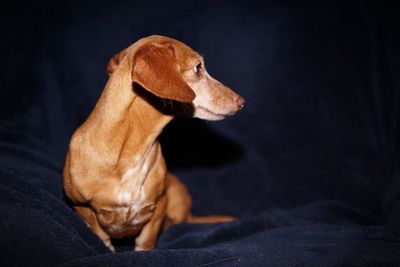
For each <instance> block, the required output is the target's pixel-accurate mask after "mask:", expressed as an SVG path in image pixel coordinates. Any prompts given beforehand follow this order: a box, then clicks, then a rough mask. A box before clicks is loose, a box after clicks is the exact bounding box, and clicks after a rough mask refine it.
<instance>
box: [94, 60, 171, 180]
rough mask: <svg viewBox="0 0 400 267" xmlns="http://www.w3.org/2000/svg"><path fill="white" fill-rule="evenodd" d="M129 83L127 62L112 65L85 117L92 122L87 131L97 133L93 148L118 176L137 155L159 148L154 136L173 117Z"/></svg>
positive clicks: (146, 154) (133, 161) (137, 157)
mask: <svg viewBox="0 0 400 267" xmlns="http://www.w3.org/2000/svg"><path fill="white" fill-rule="evenodd" d="M132 83H133V81H132V78H131V73H130V66H128V63H126V64H125V65H122V66H120V67H119V68H118V69H116V70H115V72H114V73H113V74H112V75H111V76H110V78H109V80H108V82H107V84H106V86H105V89H104V91H103V93H102V95H101V97H100V99H99V101H98V103H97V105H96V107H95V108H94V110H93V112H92V114H91V115H90V117H89V119H88V122H89V124H90V125H94V127H93V128H92V129H91V130H92V131H91V132H92V136H93V137H94V138H96V137H97V138H96V139H97V140H96V146H98V148H99V149H96V150H97V151H98V152H99V153H101V156H104V161H105V162H104V163H105V164H106V165H108V166H114V168H115V171H116V172H117V173H116V175H117V176H119V177H121V178H122V177H123V176H124V175H125V174H126V172H127V171H128V170H129V168H130V167H131V166H132V165H135V164H140V161H139V162H137V159H140V158H144V157H147V156H148V155H149V153H150V152H151V151H150V150H152V148H153V147H154V145H155V144H156V145H157V149H153V150H155V151H159V146H158V136H159V135H160V133H161V131H162V130H163V128H164V127H165V125H167V124H168V123H169V122H170V121H171V120H172V119H173V117H172V116H170V115H165V114H163V113H161V112H160V111H159V110H157V109H156V108H155V107H153V106H152V105H151V103H149V102H148V101H147V100H146V99H144V98H142V97H141V96H139V95H137V94H136V93H135V92H134V90H133V88H132ZM92 122H93V123H92ZM158 153H159V152H158ZM106 154H107V155H106ZM149 163H150V164H151V162H149ZM149 163H146V164H149ZM142 164H144V163H143V162H142Z"/></svg>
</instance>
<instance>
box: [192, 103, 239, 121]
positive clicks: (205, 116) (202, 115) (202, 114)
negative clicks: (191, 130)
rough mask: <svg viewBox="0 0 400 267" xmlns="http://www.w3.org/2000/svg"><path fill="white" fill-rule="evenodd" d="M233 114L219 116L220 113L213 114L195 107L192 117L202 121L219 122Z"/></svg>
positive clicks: (200, 107)
mask: <svg viewBox="0 0 400 267" xmlns="http://www.w3.org/2000/svg"><path fill="white" fill-rule="evenodd" d="M233 114H235V112H229V113H226V114H220V113H216V112H213V111H211V110H209V109H207V108H204V107H202V106H197V107H195V109H194V113H193V117H194V118H199V119H202V120H207V121H220V120H223V119H225V117H226V116H231V115H233Z"/></svg>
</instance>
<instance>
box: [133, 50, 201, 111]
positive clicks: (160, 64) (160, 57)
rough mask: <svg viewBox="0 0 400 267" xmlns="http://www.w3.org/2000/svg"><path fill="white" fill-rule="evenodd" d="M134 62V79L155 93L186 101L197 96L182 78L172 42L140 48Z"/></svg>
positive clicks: (162, 96) (167, 97) (163, 96)
mask: <svg viewBox="0 0 400 267" xmlns="http://www.w3.org/2000/svg"><path fill="white" fill-rule="evenodd" d="M133 64H134V66H133V70H132V79H133V81H134V82H136V83H138V84H140V85H141V86H142V87H143V88H145V89H146V90H148V91H149V92H151V93H153V94H154V95H156V96H158V97H161V98H166V99H172V100H177V101H180V102H184V103H190V102H192V101H193V100H194V98H195V97H196V94H195V93H194V92H193V90H192V89H191V88H190V87H189V85H187V83H186V82H185V81H184V80H183V78H182V74H181V73H180V71H179V66H178V62H177V60H176V58H175V51H174V47H173V46H172V44H170V43H162V44H149V45H145V46H143V47H141V48H139V49H138V51H137V52H136V54H135V56H134V60H133Z"/></svg>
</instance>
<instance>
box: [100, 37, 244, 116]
mask: <svg viewBox="0 0 400 267" xmlns="http://www.w3.org/2000/svg"><path fill="white" fill-rule="evenodd" d="M124 60H128V63H129V64H130V65H129V66H130V68H131V75H132V80H133V82H134V83H137V84H139V85H140V86H141V87H143V88H144V89H145V90H147V91H149V92H150V93H152V94H154V95H156V96H157V97H160V98H162V99H170V100H175V101H178V102H181V103H189V104H191V105H192V107H193V108H192V109H193V112H192V115H193V117H196V118H200V119H206V120H221V119H223V118H225V117H226V116H229V115H233V114H235V113H236V112H238V111H239V110H240V109H242V108H243V105H244V99H243V98H242V97H241V96H239V95H238V94H236V93H235V92H233V91H232V90H231V89H229V88H228V87H226V86H225V85H223V84H222V83H220V82H218V81H217V80H215V79H214V78H212V77H211V76H210V75H209V74H208V73H207V70H206V68H205V65H204V60H203V58H202V57H201V56H200V55H199V54H198V53H197V52H195V51H193V50H192V49H191V48H189V47H188V46H186V45H185V44H183V43H182V42H179V41H177V40H175V39H172V38H168V37H163V36H156V35H154V36H149V37H146V38H143V39H141V40H139V41H138V42H136V43H135V44H133V45H131V46H130V47H128V48H127V49H125V50H123V51H121V52H120V53H119V54H117V55H116V56H114V57H113V58H112V59H111V60H110V61H109V63H108V66H107V71H108V74H109V75H112V74H113V73H114V71H115V70H116V69H117V68H118V67H119V65H120V64H121V62H122V61H124Z"/></svg>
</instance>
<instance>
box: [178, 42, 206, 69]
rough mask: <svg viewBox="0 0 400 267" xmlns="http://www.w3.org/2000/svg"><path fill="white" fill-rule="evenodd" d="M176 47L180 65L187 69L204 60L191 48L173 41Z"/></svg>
mask: <svg viewBox="0 0 400 267" xmlns="http://www.w3.org/2000/svg"><path fill="white" fill-rule="evenodd" d="M172 43H173V45H174V47H175V56H176V58H177V59H178V61H180V63H181V64H182V65H184V66H186V67H191V66H192V65H194V64H198V63H199V61H201V60H202V57H201V56H200V55H199V53H197V52H196V51H194V50H193V49H192V48H190V47H189V46H187V45H185V44H184V43H182V42H179V41H176V40H173V42H172Z"/></svg>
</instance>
